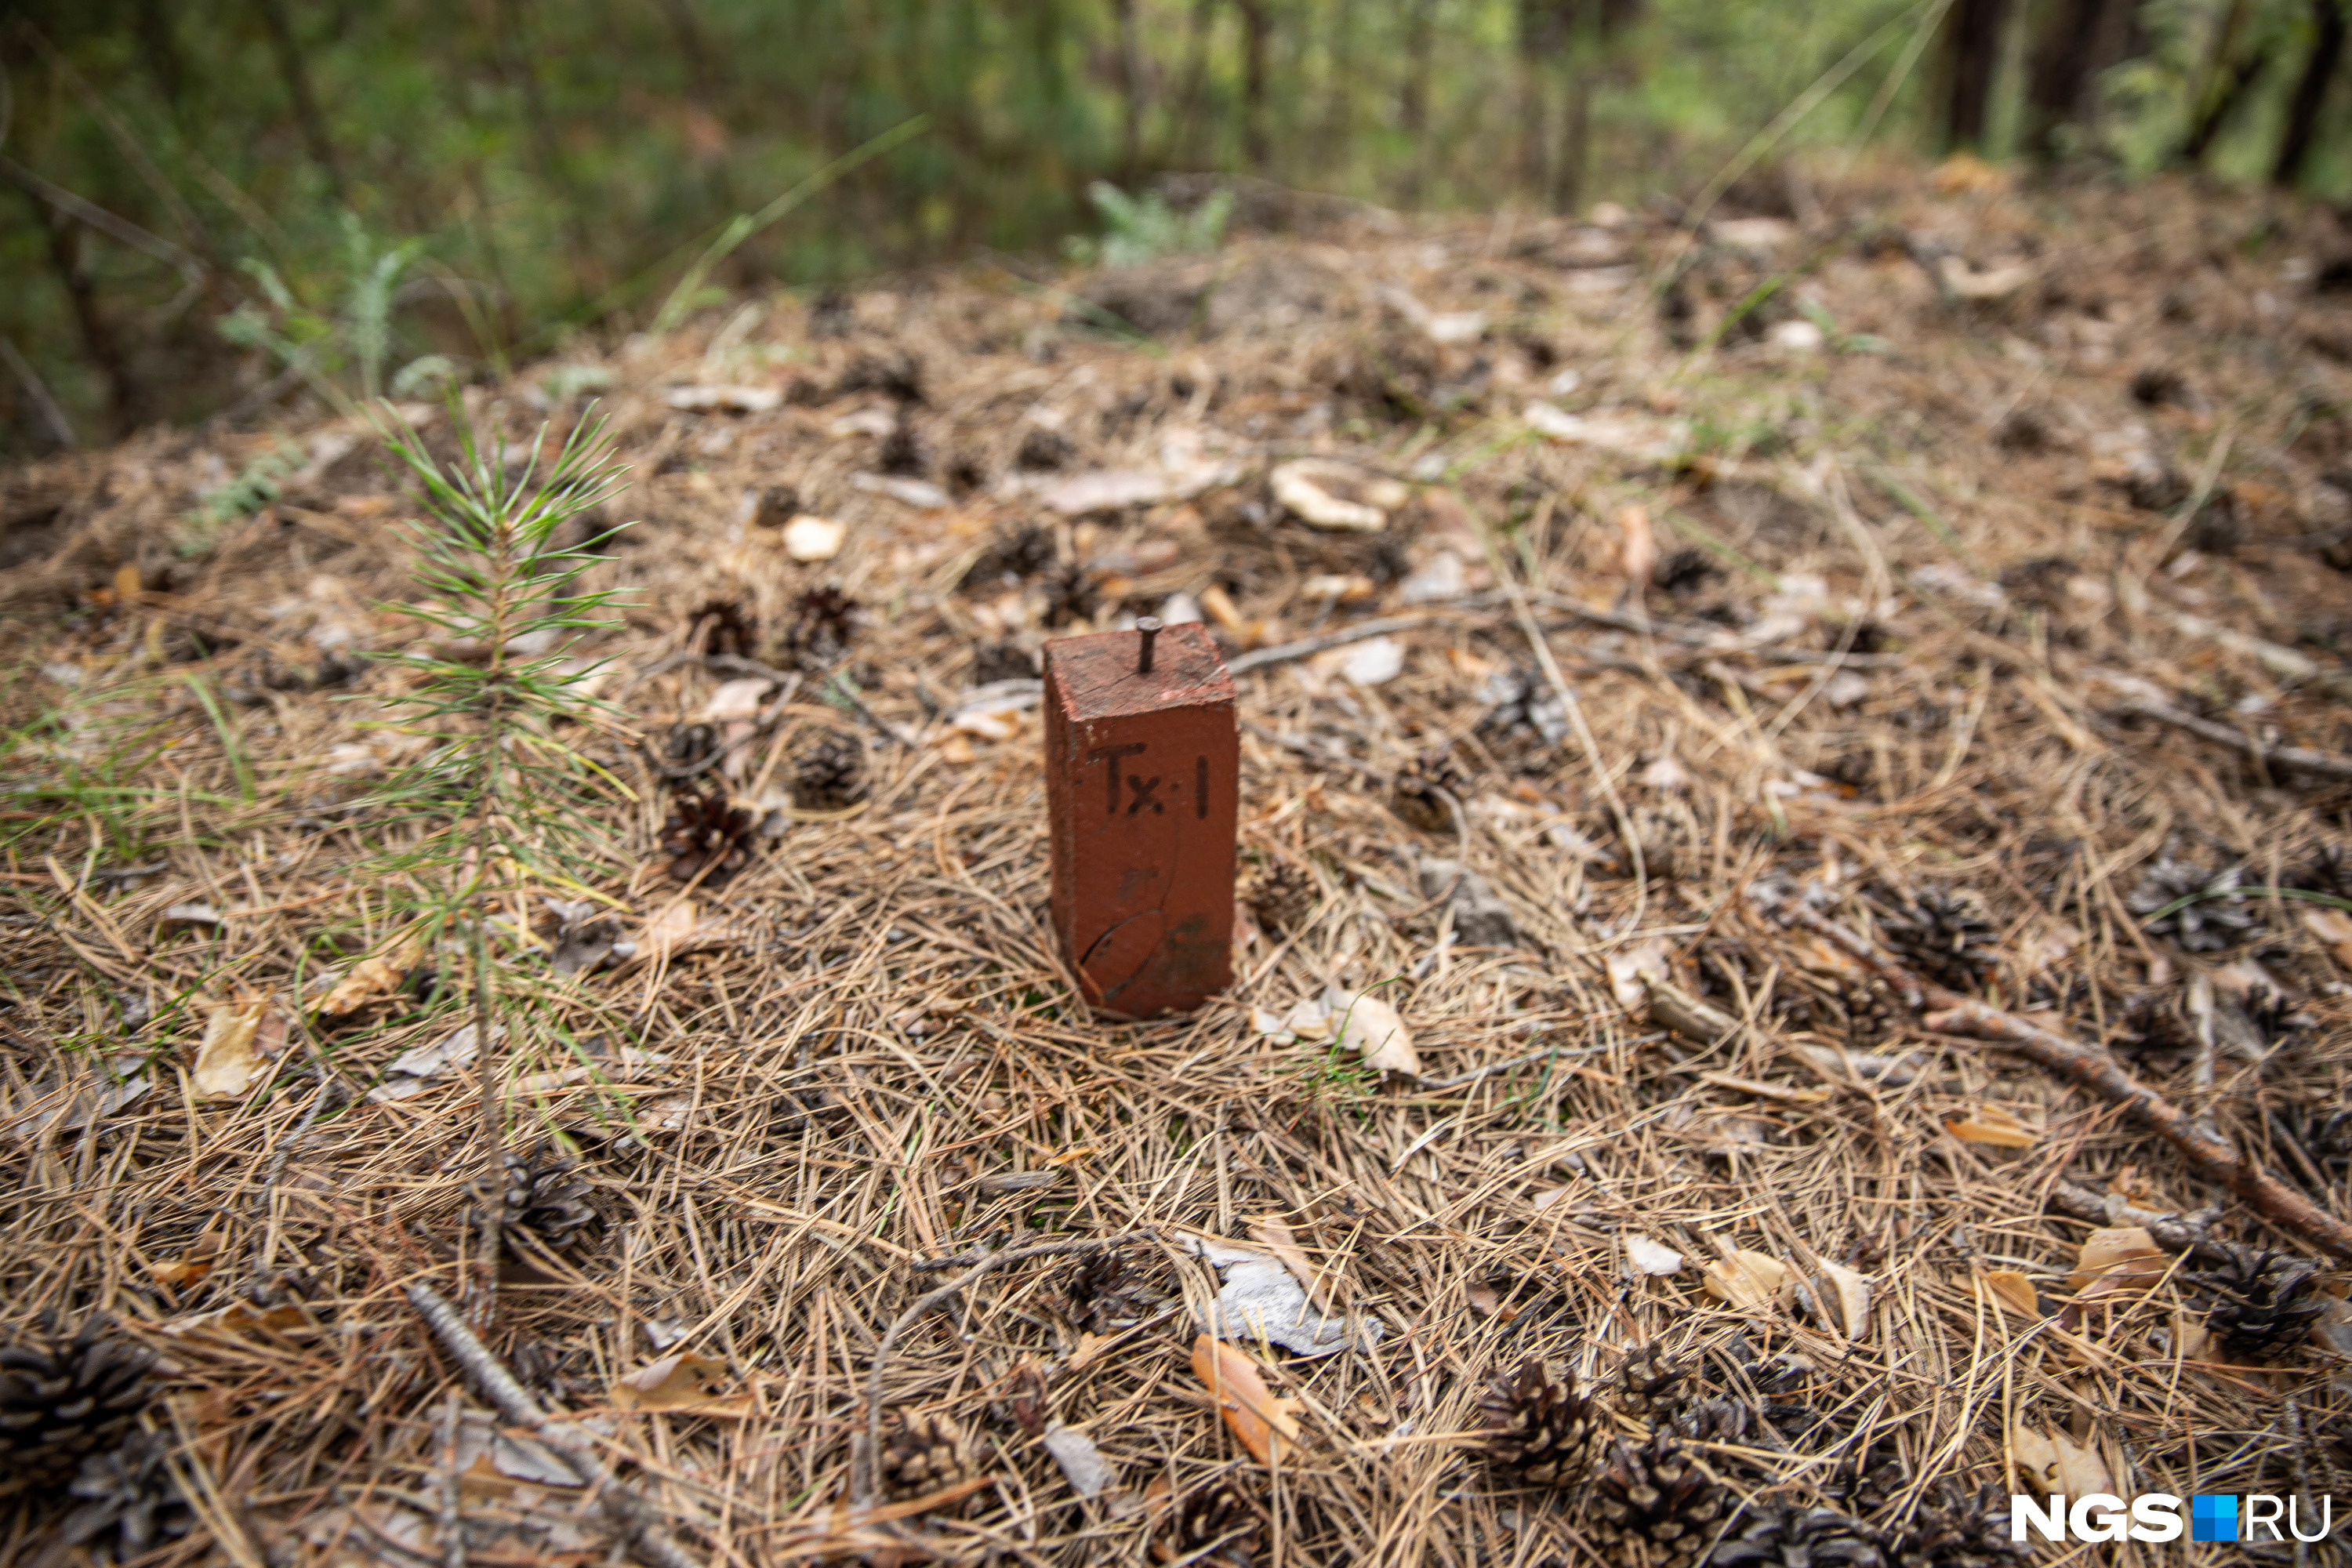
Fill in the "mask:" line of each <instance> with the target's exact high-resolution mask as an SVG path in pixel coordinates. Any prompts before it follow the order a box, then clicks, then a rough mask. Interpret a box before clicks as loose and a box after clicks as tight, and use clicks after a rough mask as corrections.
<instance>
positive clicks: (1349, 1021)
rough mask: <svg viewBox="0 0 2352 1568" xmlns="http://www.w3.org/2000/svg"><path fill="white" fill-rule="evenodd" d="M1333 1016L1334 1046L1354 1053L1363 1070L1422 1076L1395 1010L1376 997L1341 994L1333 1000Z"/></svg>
mask: <svg viewBox="0 0 2352 1568" xmlns="http://www.w3.org/2000/svg"><path fill="white" fill-rule="evenodd" d="M1332 1012H1333V1014H1334V1016H1336V1017H1337V1019H1338V1020H1339V1039H1338V1041H1337V1042H1336V1044H1337V1045H1338V1047H1339V1049H1341V1050H1343V1051H1353V1052H1355V1053H1356V1054H1357V1055H1358V1056H1360V1057H1361V1058H1363V1059H1364V1065H1365V1066H1366V1067H1368V1068H1373V1069H1374V1070H1376V1071H1379V1072H1401V1073H1404V1074H1407V1075H1408V1076H1411V1077H1414V1078H1418V1077H1420V1076H1421V1058H1420V1056H1419V1055H1418V1054H1417V1053H1416V1052H1415V1051H1414V1050H1413V1048H1412V1031H1411V1030H1410V1029H1407V1028H1406V1027H1405V1026H1404V1020H1403V1019H1402V1018H1401V1017H1399V1016H1397V1010H1396V1009H1395V1008H1393V1007H1391V1006H1390V1005H1388V1004H1387V1003H1385V1002H1383V1001H1381V999H1380V998H1379V997H1377V996H1367V995H1365V994H1362V993H1361V992H1357V993H1354V994H1349V993H1346V992H1342V993H1340V994H1339V995H1338V996H1336V997H1334V998H1333V999H1332Z"/></svg>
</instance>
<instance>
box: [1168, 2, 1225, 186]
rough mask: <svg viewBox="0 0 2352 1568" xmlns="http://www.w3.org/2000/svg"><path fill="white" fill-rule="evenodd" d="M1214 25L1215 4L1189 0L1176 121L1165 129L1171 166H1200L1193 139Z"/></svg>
mask: <svg viewBox="0 0 2352 1568" xmlns="http://www.w3.org/2000/svg"><path fill="white" fill-rule="evenodd" d="M1216 21H1217V0H1192V16H1191V18H1190V19H1189V20H1188V21H1187V22H1186V23H1185V26H1184V85H1183V86H1182V87H1181V89H1178V91H1177V95H1176V121H1175V123H1174V124H1172V125H1171V126H1170V127H1169V128H1168V161H1169V162H1170V163H1200V162H1202V158H1201V156H1200V152H1199V149H1198V148H1197V146H1196V145H1195V144H1194V135H1195V132H1196V130H1197V128H1198V127H1199V125H1200V122H1201V107H1202V100H1203V99H1204V98H1206V97H1207V95H1208V90H1209V35H1210V33H1211V32H1212V31H1213V30H1214V29H1215V26H1216Z"/></svg>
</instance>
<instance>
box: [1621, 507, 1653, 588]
mask: <svg viewBox="0 0 2352 1568" xmlns="http://www.w3.org/2000/svg"><path fill="white" fill-rule="evenodd" d="M1617 532H1618V534H1619V536H1620V537H1619V540H1618V545H1617V560H1618V563H1619V564H1621V565H1622V566H1623V568H1624V570H1625V581H1626V582H1627V583H1628V584H1632V585H1633V587H1635V588H1637V589H1638V588H1641V587H1643V586H1645V585H1646V584H1648V583H1649V581H1650V576H1651V574H1653V573H1654V572H1655V571H1656V570H1657V569H1658V538H1657V535H1656V534H1655V533H1654V532H1653V531H1651V528H1650V512H1649V509H1648V508H1646V507H1640V506H1629V507H1627V508H1625V509H1624V510H1622V511H1620V512H1619V513H1618V514H1617Z"/></svg>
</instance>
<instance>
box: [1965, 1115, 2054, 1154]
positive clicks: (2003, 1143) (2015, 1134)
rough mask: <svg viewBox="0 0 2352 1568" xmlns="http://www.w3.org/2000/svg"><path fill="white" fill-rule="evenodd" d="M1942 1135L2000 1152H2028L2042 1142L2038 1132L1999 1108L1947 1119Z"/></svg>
mask: <svg viewBox="0 0 2352 1568" xmlns="http://www.w3.org/2000/svg"><path fill="white" fill-rule="evenodd" d="M1944 1131H1947V1132H1948V1133H1950V1134H1951V1135H1952V1136H1953V1137H1955V1138H1958V1139H1961V1140H1963V1141H1965V1142H1970V1143H1990V1144H1991V1145H1993V1146H1994V1147H1995V1148H1999V1149H2031V1148H2032V1147H2033V1145H2034V1144H2036V1143H2038V1142H2041V1141H2042V1130H2041V1129H2040V1128H2038V1127H2031V1126H2028V1125H2027V1124H2026V1123H2024V1122H2022V1121H2019V1120H2018V1119H2017V1116H2016V1114H2015V1113H2014V1112H2012V1111H2010V1110H2006V1109H2004V1108H2002V1107H2000V1106H1998V1105H1979V1106H1978V1107H1977V1108H1976V1109H1975V1110H1971V1111H1969V1113H1968V1114H1967V1115H1965V1116H1961V1117H1958V1118H1954V1119H1948V1120H1947V1121H1945V1123H1944Z"/></svg>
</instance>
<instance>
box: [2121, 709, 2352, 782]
mask: <svg viewBox="0 0 2352 1568" xmlns="http://www.w3.org/2000/svg"><path fill="white" fill-rule="evenodd" d="M2111 711H2113V712H2115V713H2118V714H2123V715H2126V716H2131V717H2137V718H2141V719H2153V720H2155V721H2157V722H2158V723H2159V724H2169V725H2171V726H2172V727H2173V728H2174V729H2176V730H2186V731H2189V733H2190V734H2192V735H2197V736H2201V737H2202V738H2203V739H2205V740H2208V741H2210V742H2213V743H2214V744H2215V745H2219V746H2228V747H2230V748H2231V750H2233V751H2237V752H2243V753H2244V754H2245V755H2246V756H2248V757H2250V758H2252V760H2253V761H2255V762H2257V763H2262V764H2263V766H2264V767H2278V768H2287V769H2291V770H2293V771H2294V772H2295V773H2310V774H2312V775H2313V776H2314V777H2316V778H2324V779H2352V758H2345V757H2338V756H2332V755H2330V754H2329V753H2327V752H2315V751H2312V750H2310V749H2309V748H2307V747H2304V746H2265V745H2263V743H2262V742H2260V741H2257V740H2255V739H2254V738H2253V737H2252V735H2248V734H2243V733H2241V732H2240V731H2236V730H2232V729H2231V728H2230V726H2228V725H2227V724H2217V723H2215V722H2214V721H2212V720H2210V719H2202V718H2200V717H2198V716H2197V715H2196V714H2194V713H2191V712H2189V711H2188V710H2185V709H2180V708H2175V707H2173V706H2172V705H2171V704H2170V703H2168V702H2146V701H2140V702H2126V703H2122V704H2119V705H2118V706H2117V707H2116V708H2115V709H2113V710H2111Z"/></svg>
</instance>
